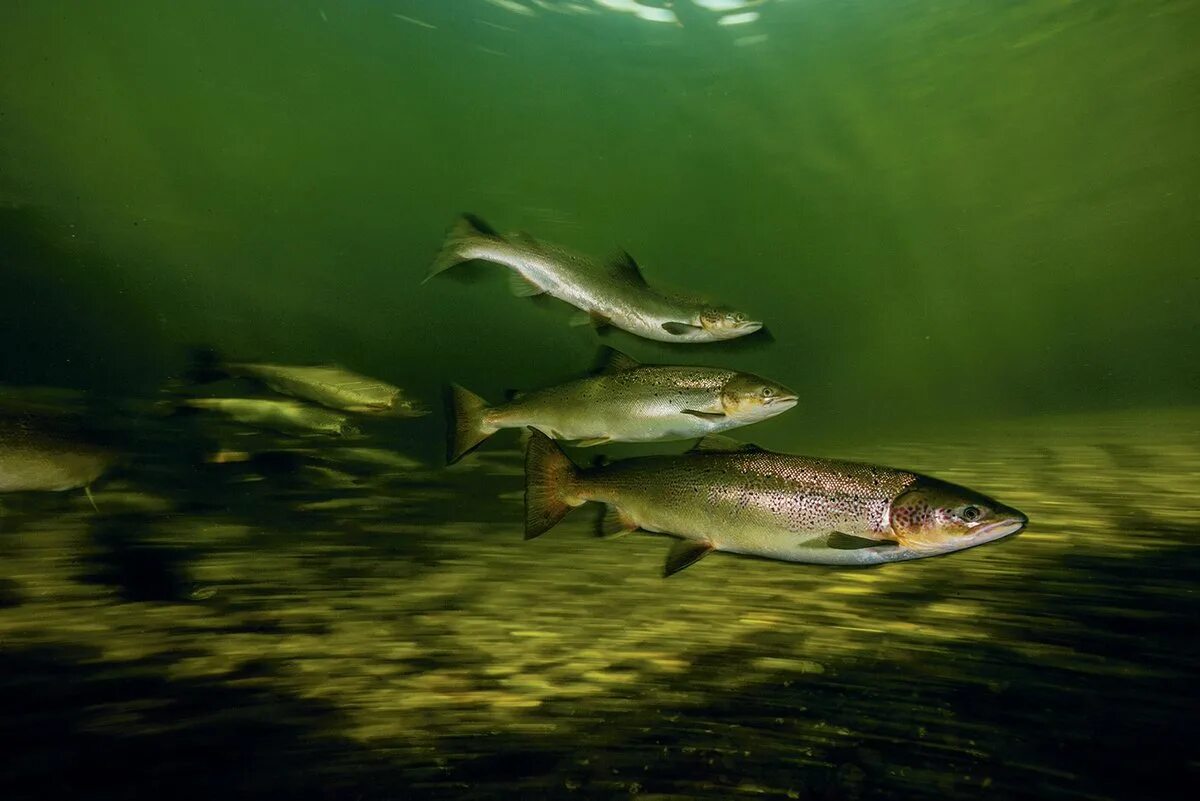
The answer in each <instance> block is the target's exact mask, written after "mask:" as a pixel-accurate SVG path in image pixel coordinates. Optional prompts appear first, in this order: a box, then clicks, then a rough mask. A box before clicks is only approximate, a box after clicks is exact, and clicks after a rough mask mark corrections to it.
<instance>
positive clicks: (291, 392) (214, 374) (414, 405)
mask: <svg viewBox="0 0 1200 801" xmlns="http://www.w3.org/2000/svg"><path fill="white" fill-rule="evenodd" d="M195 362H196V363H195V365H194V366H193V368H192V370H191V371H190V373H189V376H190V378H191V379H192V380H194V381H196V382H198V383H209V382H212V381H217V380H220V379H222V378H227V377H233V378H249V379H252V380H254V381H258V382H259V383H261V384H263V385H265V386H267V387H268V388H270V389H272V390H274V391H275V392H278V393H280V394H281V395H288V396H290V397H293V398H298V399H300V400H305V401H310V402H312V403H317V404H320V405H321V406H325V407H327V408H329V409H336V410H337V411H342V412H353V413H356V414H377V415H386V416H392V417H423V416H424V415H427V414H429V413H430V410H429V409H427V408H425V407H424V406H423V405H422V404H420V403H419V402H417V401H414V400H412V399H411V398H408V397H407V396H406V395H405V392H404V390H402V389H401V388H400V387H396V386H393V385H391V384H388V383H386V382H383V381H380V380H378V379H374V378H368V377H366V376H363V375H359V374H358V373H353V372H351V371H349V370H345V369H343V368H341V367H337V366H334V365H316V366H303V365H284V364H267V363H259V362H221V361H220V359H219V358H217V356H216V354H214V353H213V352H212V351H208V350H202V351H199V352H197V353H196V354H195Z"/></svg>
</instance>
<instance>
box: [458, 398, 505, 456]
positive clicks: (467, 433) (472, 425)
mask: <svg viewBox="0 0 1200 801" xmlns="http://www.w3.org/2000/svg"><path fill="white" fill-rule="evenodd" d="M487 411H488V405H487V401H485V400H484V399H483V398H481V397H479V396H478V395H476V394H475V393H474V392H472V391H471V390H469V389H465V388H463V387H460V386H459V385H458V384H450V385H448V386H447V387H446V464H454V463H455V462H457V461H458V460H459V459H461V458H463V457H464V456H466V455H467V454H468V453H470V452H471V451H473V450H475V449H476V448H478V447H479V446H480V445H481V444H483V441H484V440H485V439H487V438H488V437H490V436H491V435H492V434H495V433H496V431H497V430H498V429H496V428H495V427H494V426H489V425H488V424H487V423H486V422H484V415H485V414H486V413H487Z"/></svg>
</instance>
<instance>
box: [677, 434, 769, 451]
mask: <svg viewBox="0 0 1200 801" xmlns="http://www.w3.org/2000/svg"><path fill="white" fill-rule="evenodd" d="M705 452H714V453H764V452H765V451H763V449H762V448H760V447H758V446H757V445H755V444H754V443H751V442H738V441H737V440H736V439H734V438H733V437H727V436H725V435H724V434H708V435H706V436H703V437H701V438H700V441H699V442H697V443H696V444H695V445H693V446H692V447H691V450H689V451H688V453H705Z"/></svg>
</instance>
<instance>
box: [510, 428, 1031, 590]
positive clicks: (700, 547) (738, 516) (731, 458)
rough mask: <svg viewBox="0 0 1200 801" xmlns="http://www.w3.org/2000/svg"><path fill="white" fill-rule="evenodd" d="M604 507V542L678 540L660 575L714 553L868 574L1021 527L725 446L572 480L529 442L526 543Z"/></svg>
mask: <svg viewBox="0 0 1200 801" xmlns="http://www.w3.org/2000/svg"><path fill="white" fill-rule="evenodd" d="M589 501H593V502H597V503H603V504H606V505H607V511H606V514H605V516H604V517H603V518H602V522H601V533H603V534H606V535H616V534H621V533H626V532H629V531H633V530H635V529H639V528H641V529H644V530H646V531H652V532H658V533H663V534H670V535H672V536H675V537H678V538H680V539H679V540H678V541H677V542H676V543H674V545H673V546H672V547H671V550H670V553H669V555H668V557H667V563H666V567H665V569H664V575H668V576H669V575H671V574H672V573H676V572H678V571H679V570H682V569H683V568H685V567H687V566H688V565H690V564H692V563H694V562H696V561H697V560H699V559H701V558H702V557H704V556H705V555H707V554H709V553H710V552H712V551H728V552H730V553H738V554H750V555H754V556H763V557H767V558H769V559H780V560H783V561H788V562H809V563H814V564H826V565H873V564H880V563H884V562H897V561H902V560H907V559H921V558H924V557H927V556H937V555H939V554H944V553H950V552H953V551H960V550H963V549H965V548H971V547H973V546H976V545H981V544H983V543H985V542H991V541H993V540H997V539H1000V538H1001V537H1007V536H1009V535H1010V534H1015V533H1017V532H1018V531H1020V530H1021V529H1022V528H1024V527H1025V525H1026V523H1028V522H1029V519H1028V518H1027V517H1026V516H1025V515H1024V514H1022V513H1021V512H1018V511H1017V510H1016V509H1013V508H1011V507H1008V506H1005V505H1004V504H1002V503H999V502H998V501H995V500H993V499H991V498H988V497H987V496H984V495H981V494H979V493H978V492H975V491H973V490H969V489H967V488H965V487H959V486H956V485H954V484H950V483H947V482H945V481H940V480H938V479H936V478H930V477H928V476H922V475H920V474H918V473H912V472H909V471H907V470H896V469H894V468H890V467H879V466H875V465H869V464H861V463H858V462H844V461H837V460H832V459H816V458H810V457H805V456H788V455H785V454H778V453H771V452H769V451H765V450H762V449H761V448H758V447H757V446H753V445H739V444H737V443H731V442H730V441H728V440H726V439H725V438H724V437H715V438H710V439H708V440H702V441H701V442H700V444H699V445H698V446H697V447H696V448H695V449H693V450H692V451H689V452H688V453H685V454H682V455H679V456H645V457H639V458H634V459H625V460H622V461H618V462H614V463H612V464H609V465H604V466H599V467H592V468H579V467H577V466H576V465H575V464H573V463H572V462H571V460H570V459H569V458H567V456H566V454H564V453H563V452H562V450H561V449H560V448H559V447H558V446H557V445H556V444H555V443H554V442H553V441H552V440H550V439H549V438H548V437H546V436H545V435H544V434H542V433H541V432H537V431H535V432H534V433H533V438H532V439H531V440H530V442H529V448H528V450H527V453H526V460H525V536H526V539H530V538H533V537H537V536H539V535H541V534H543V533H545V532H546V531H547V530H549V529H550V528H551V527H552V526H554V524H555V523H557V522H558V521H559V520H561V519H562V518H563V516H564V515H566V514H567V512H568V511H570V510H571V508H572V507H575V506H580V505H582V504H584V503H587V502H589Z"/></svg>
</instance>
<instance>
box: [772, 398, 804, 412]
mask: <svg viewBox="0 0 1200 801" xmlns="http://www.w3.org/2000/svg"><path fill="white" fill-rule="evenodd" d="M799 402H800V396H799V395H776V396H775V397H773V398H771V399H770V400H768V401H767V406H769V407H771V411H779V412H786V411H787V410H788V409H790V408H792V407H793V406H795V405H796V404H797V403H799Z"/></svg>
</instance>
